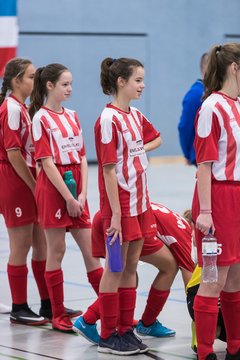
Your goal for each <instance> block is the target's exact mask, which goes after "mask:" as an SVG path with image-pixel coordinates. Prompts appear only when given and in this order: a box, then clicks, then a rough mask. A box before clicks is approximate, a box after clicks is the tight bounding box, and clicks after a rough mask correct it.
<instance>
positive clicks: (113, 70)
mask: <svg viewBox="0 0 240 360" xmlns="http://www.w3.org/2000/svg"><path fill="white" fill-rule="evenodd" d="M138 66H141V67H143V64H142V63H141V62H140V61H138V60H136V59H129V58H119V59H113V58H110V57H107V58H106V59H104V60H103V61H102V64H101V75H100V80H101V86H102V89H103V93H104V94H106V95H115V94H117V92H118V86H117V79H118V78H119V77H122V78H123V79H125V80H126V81H127V80H128V79H129V78H130V76H131V75H132V74H133V70H134V68H136V67H138Z"/></svg>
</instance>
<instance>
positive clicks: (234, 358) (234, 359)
mask: <svg viewBox="0 0 240 360" xmlns="http://www.w3.org/2000/svg"><path fill="white" fill-rule="evenodd" d="M225 360H240V349H239V350H238V352H237V353H236V354H234V355H231V354H229V352H228V350H227V355H226V357H225Z"/></svg>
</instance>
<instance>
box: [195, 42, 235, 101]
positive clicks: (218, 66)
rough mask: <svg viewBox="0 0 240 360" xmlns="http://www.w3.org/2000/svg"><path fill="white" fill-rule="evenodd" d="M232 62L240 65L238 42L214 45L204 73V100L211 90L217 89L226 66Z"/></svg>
mask: <svg viewBox="0 0 240 360" xmlns="http://www.w3.org/2000/svg"><path fill="white" fill-rule="evenodd" d="M233 62H235V63H236V64H239V65H240V44H239V43H228V44H225V45H216V46H214V47H213V48H212V50H211V51H210V54H209V60H208V67H207V70H206V73H205V75H204V79H203V83H204V86H205V93H204V96H203V98H202V100H205V99H206V98H207V97H208V96H209V95H210V94H211V93H212V92H213V91H219V90H221V89H222V87H223V83H224V81H225V80H226V78H227V69H228V66H229V65H231V64H232V63H233Z"/></svg>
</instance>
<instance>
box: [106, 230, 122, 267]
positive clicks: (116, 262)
mask: <svg viewBox="0 0 240 360" xmlns="http://www.w3.org/2000/svg"><path fill="white" fill-rule="evenodd" d="M112 238H113V235H111V236H108V237H107V251H108V265H109V269H110V271H111V272H122V271H123V260H122V246H121V244H120V238H119V236H117V238H116V240H115V242H114V243H113V244H112V245H110V241H111V240H112Z"/></svg>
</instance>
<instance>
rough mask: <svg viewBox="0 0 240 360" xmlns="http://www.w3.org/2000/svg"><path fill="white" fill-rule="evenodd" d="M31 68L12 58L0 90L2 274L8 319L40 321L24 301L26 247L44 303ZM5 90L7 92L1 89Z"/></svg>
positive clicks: (46, 301) (27, 62) (43, 247)
mask: <svg viewBox="0 0 240 360" xmlns="http://www.w3.org/2000/svg"><path fill="white" fill-rule="evenodd" d="M34 73H35V68H34V66H33V64H32V63H31V61H30V60H27V59H21V58H14V59H12V60H11V61H9V62H8V63H7V65H6V69H5V73H4V77H3V83H2V88H1V94H0V104H1V107H0V177H1V187H0V212H1V213H2V214H3V216H4V219H5V223H6V226H7V231H8V235H9V242H10V255H9V260H8V267H7V272H8V279H9V285H10V289H11V295H12V311H11V313H10V321H11V322H13V323H20V324H27V325H30V324H31V325H41V324H45V323H47V322H48V319H46V318H44V317H42V316H39V315H37V314H35V313H34V312H32V311H31V310H30V308H29V307H28V304H27V274H28V268H27V255H28V253H29V250H30V248H31V246H32V270H33V274H34V277H35V280H36V282H37V286H38V290H39V294H40V297H41V300H42V303H41V305H42V307H41V310H42V309H45V307H46V306H47V307H49V306H50V302H49V295H48V290H47V287H46V283H45V279H44V272H45V263H46V243H45V238H44V234H43V231H42V230H41V229H40V228H39V226H38V225H37V211H36V205H35V200H34V195H33V194H34V189H35V183H36V180H35V176H36V163H35V160H34V146H33V143H32V139H31V134H30V125H31V121H30V117H29V115H28V112H27V107H26V105H25V100H26V99H27V97H28V96H30V94H31V92H32V89H33V78H34ZM7 93H9V95H8V94H7Z"/></svg>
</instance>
